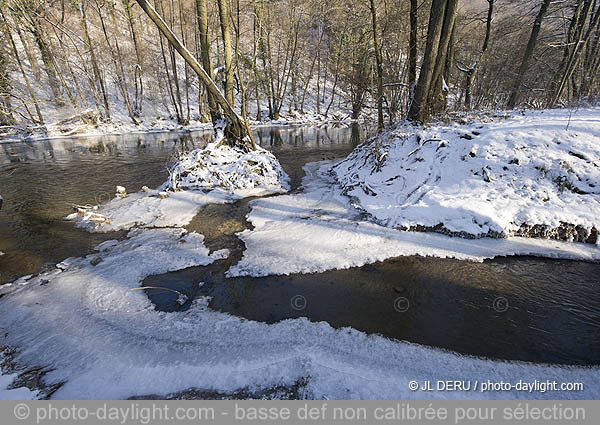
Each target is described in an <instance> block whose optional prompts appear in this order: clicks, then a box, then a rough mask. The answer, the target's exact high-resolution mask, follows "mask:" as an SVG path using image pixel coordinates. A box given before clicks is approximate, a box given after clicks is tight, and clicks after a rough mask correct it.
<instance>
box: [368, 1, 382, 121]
mask: <svg viewBox="0 0 600 425" xmlns="http://www.w3.org/2000/svg"><path fill="white" fill-rule="evenodd" d="M371 25H372V30H373V50H375V61H376V63H377V131H379V132H381V131H382V130H383V127H384V122H383V63H382V62H383V60H382V59H381V50H380V46H379V41H378V37H379V34H378V30H377V9H376V8H375V0H371Z"/></svg>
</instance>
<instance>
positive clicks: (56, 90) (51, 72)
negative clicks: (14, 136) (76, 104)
mask: <svg viewBox="0 0 600 425" xmlns="http://www.w3.org/2000/svg"><path fill="white" fill-rule="evenodd" d="M33 22H34V24H33V27H32V30H31V31H32V34H33V38H34V40H35V42H36V44H37V46H38V48H39V49H40V53H41V55H42V63H43V64H44V71H45V72H46V75H47V76H48V82H49V84H50V89H51V90H52V96H53V97H54V100H55V101H56V103H57V104H59V105H61V104H62V103H63V102H62V93H61V92H60V87H59V82H58V77H57V76H56V64H55V62H54V56H53V55H52V52H51V51H50V47H49V46H48V44H47V43H46V37H45V35H44V34H43V33H42V29H41V26H40V23H39V21H38V20H37V18H35V17H34V18H33Z"/></svg>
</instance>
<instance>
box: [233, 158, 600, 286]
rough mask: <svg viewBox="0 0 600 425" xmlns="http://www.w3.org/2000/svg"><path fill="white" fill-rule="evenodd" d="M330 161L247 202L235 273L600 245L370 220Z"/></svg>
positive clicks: (592, 254)
mask: <svg viewBox="0 0 600 425" xmlns="http://www.w3.org/2000/svg"><path fill="white" fill-rule="evenodd" d="M333 164H334V163H333V162H321V163H313V164H308V165H307V166H306V167H305V171H306V175H307V176H306V177H305V178H304V180H303V187H304V190H303V191H302V192H301V193H298V194H290V195H281V196H274V197H269V198H264V199H257V200H254V201H252V202H251V203H250V205H251V207H252V212H251V213H250V214H249V215H248V220H249V221H250V222H251V223H252V224H253V225H254V229H253V230H245V231H243V232H241V233H240V234H238V235H239V237H240V238H241V239H242V240H243V241H244V243H245V245H246V250H245V251H244V256H243V258H242V260H241V261H240V262H239V263H238V264H237V265H235V266H233V267H232V268H231V269H230V270H229V272H228V273H229V275H230V276H243V275H249V276H267V275H280V274H290V273H313V272H321V271H325V270H332V269H345V268H350V267H357V266H362V265H364V264H370V263H374V262H376V261H382V260H385V259H387V258H392V257H399V256H407V255H422V256H431V257H440V258H456V259H460V260H470V261H483V260H484V259H487V258H494V257H498V256H511V255H534V256H542V257H550V258H569V259H580V260H588V261H600V249H599V248H598V247H597V246H596V245H592V244H584V243H571V242H563V241H555V240H545V239H532V238H523V237H509V238H506V239H492V238H483V239H464V238H459V237H450V236H446V235H441V234H436V233H422V232H408V231H400V230H396V229H393V228H390V227H386V226H382V225H380V224H377V223H373V222H371V221H368V220H366V219H364V218H361V216H359V211H358V210H357V209H355V208H354V207H353V206H352V205H351V203H350V201H349V199H348V198H347V197H346V196H344V194H343V192H342V189H341V188H340V187H339V186H337V185H336V184H335V181H334V178H333V177H332V176H331V174H330V172H329V171H330V170H331V167H332V165H333ZM274 258H276V259H277V261H273V259H274Z"/></svg>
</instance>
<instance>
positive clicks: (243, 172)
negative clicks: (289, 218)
mask: <svg viewBox="0 0 600 425" xmlns="http://www.w3.org/2000/svg"><path fill="white" fill-rule="evenodd" d="M215 187H221V188H224V189H226V190H228V191H230V192H232V193H235V192H236V191H245V190H252V189H264V190H265V191H271V192H272V193H276V192H280V193H281V192H285V191H287V190H289V177H288V176H287V174H286V173H285V172H284V171H283V169H282V168H281V165H280V164H279V161H277V158H275V156H274V155H273V154H272V153H270V152H268V151H267V150H265V149H263V148H261V147H259V146H257V147H256V150H254V151H249V152H248V151H245V150H244V149H241V148H239V147H231V146H227V145H224V144H223V145H218V144H217V143H211V144H209V145H208V146H206V147H205V148H201V149H196V150H193V151H191V152H187V153H182V154H181V155H180V156H179V159H178V161H177V163H176V164H175V165H174V166H173V167H172V168H171V170H170V177H169V180H168V181H167V183H166V188H167V189H169V190H180V189H184V190H202V189H211V188H215Z"/></svg>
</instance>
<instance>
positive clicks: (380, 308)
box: [0, 128, 600, 365]
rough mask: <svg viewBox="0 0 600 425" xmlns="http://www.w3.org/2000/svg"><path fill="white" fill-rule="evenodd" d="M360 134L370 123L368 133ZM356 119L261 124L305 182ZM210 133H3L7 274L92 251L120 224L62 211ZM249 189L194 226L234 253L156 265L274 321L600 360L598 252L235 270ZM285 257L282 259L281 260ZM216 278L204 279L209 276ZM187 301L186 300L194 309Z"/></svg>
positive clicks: (129, 180) (542, 356)
mask: <svg viewBox="0 0 600 425" xmlns="http://www.w3.org/2000/svg"><path fill="white" fill-rule="evenodd" d="M361 133H362V135H361ZM364 136H365V132H364V131H363V130H359V129H358V128H354V129H351V128H327V129H314V128H292V129H290V128H264V129H260V130H258V131H257V133H256V137H257V140H258V141H260V143H261V145H262V146H263V147H266V148H268V149H270V150H272V151H273V152H274V153H275V155H276V156H277V157H278V158H279V160H280V162H281V164H282V166H283V167H284V169H285V170H286V172H288V174H289V175H290V177H291V179H292V186H293V187H294V188H297V187H298V186H299V184H300V181H301V179H302V177H303V172H302V166H303V165H304V164H305V163H306V162H312V161H319V160H323V159H330V158H335V157H341V156H344V155H347V154H348V153H349V152H350V151H351V150H352V149H353V147H354V146H355V145H356V144H357V143H359V142H360V140H361V137H362V139H363V140H364ZM206 137H210V133H208V134H206V133H198V134H185V135H182V134H177V133H156V134H149V135H148V134H145V135H135V136H105V137H100V138H85V139H83V138H82V139H61V140H53V141H45V142H32V143H20V144H0V193H1V194H2V195H3V196H4V199H5V201H4V207H3V209H2V210H1V211H0V251H3V252H5V255H4V256H1V257H0V283H2V282H8V281H11V280H13V279H14V278H16V277H18V276H21V275H25V274H30V273H36V272H38V271H40V270H41V269H42V268H44V267H46V266H51V265H54V264H55V263H57V262H58V261H61V260H62V259H64V258H66V257H69V256H81V255H83V254H85V253H87V252H89V251H91V250H92V249H93V247H94V246H95V245H97V244H98V243H99V242H101V241H102V240H105V239H112V238H115V237H123V236H124V235H123V234H122V233H118V234H114V233H113V234H100V235H98V234H89V233H86V232H83V231H80V230H78V229H75V228H74V226H73V224H72V223H69V222H64V221H63V220H62V217H64V216H66V215H67V214H69V213H70V212H71V206H72V204H73V203H76V204H88V203H89V204H96V203H99V202H105V201H107V200H108V199H110V197H112V195H113V194H114V190H115V186H116V185H122V186H125V187H126V188H127V189H128V190H129V191H130V192H134V191H137V190H139V189H140V188H141V186H143V185H146V186H149V187H156V186H158V185H160V184H161V183H162V182H163V181H164V180H165V178H166V175H167V171H166V165H167V163H168V162H169V160H170V158H172V156H173V154H174V153H175V152H177V151H178V150H189V149H192V148H194V147H200V146H202V145H203V144H205V143H206ZM248 202H249V200H243V201H240V202H238V203H236V204H234V205H211V206H208V207H207V208H205V209H204V210H202V211H201V212H200V213H199V215H198V216H197V217H196V218H195V219H194V220H193V221H192V223H190V225H189V226H187V227H188V229H190V230H196V231H198V232H199V233H202V234H204V235H205V237H206V244H207V246H209V247H210V248H211V249H221V248H229V249H230V250H231V256H230V258H228V259H226V260H222V261H217V262H215V263H214V264H212V265H210V266H208V267H193V268H190V269H186V270H182V271H179V272H174V273H168V274H165V275H160V276H151V277H149V278H147V279H146V280H145V281H144V285H149V286H162V287H168V288H171V289H175V290H177V291H180V292H183V293H186V294H187V295H188V296H190V298H193V297H195V296H200V295H205V296H210V297H212V299H211V301H210V307H211V308H213V309H215V310H219V311H224V312H228V313H231V314H234V315H237V316H242V317H246V318H248V319H252V320H258V321H263V322H267V323H273V322H276V321H279V320H283V319H287V318H295V317H302V316H305V317H308V318H309V319H311V320H314V321H327V322H328V323H330V324H331V325H332V326H334V327H345V326H351V327H353V328H356V329H359V330H362V331H365V332H368V333H376V334H381V335H384V336H387V337H391V338H397V339H402V340H408V341H412V342H417V343H421V344H425V345H430V346H436V347H441V348H447V349H451V350H455V351H457V352H460V353H467V354H474V355H481V356H486V357H492V358H501V359H512V360H526V361H533V362H549V363H561V364H577V365H598V364H600V264H591V263H584V262H577V261H563V260H545V259H537V258H531V257H517V258H508V259H497V260H492V261H486V262H484V263H470V262H461V261H456V260H447V259H432V258H421V257H404V258H397V259H391V260H388V261H384V262H381V263H376V264H372V265H367V266H363V267H360V268H354V269H350V270H338V271H330V272H325V273H320V274H311V275H292V276H272V277H265V278H235V279H225V277H224V276H223V272H224V271H225V270H227V269H228V268H229V266H230V265H231V264H233V263H235V262H236V261H237V260H238V259H239V258H240V257H241V255H242V253H243V249H244V246H243V243H241V242H240V241H239V240H238V239H237V237H236V236H235V232H238V231H240V230H243V229H245V228H248V227H249V224H248V223H247V222H246V220H245V215H246V214H247V213H248V212H249V207H248ZM273 261H277V259H276V258H274V259H273ZM200 281H202V282H205V284H204V286H202V287H199V286H198V282H200ZM147 294H148V296H149V297H150V299H151V300H152V301H153V302H154V303H155V305H156V306H157V308H158V309H162V310H167V311H172V310H174V309H176V308H181V307H180V306H179V305H178V304H177V303H176V302H175V298H176V296H175V295H174V294H173V293H172V292H168V291H161V290H148V291H147ZM185 307H186V306H184V307H183V308H185Z"/></svg>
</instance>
